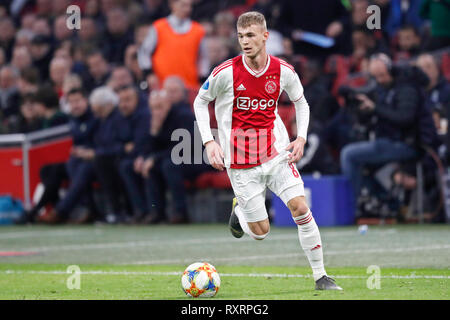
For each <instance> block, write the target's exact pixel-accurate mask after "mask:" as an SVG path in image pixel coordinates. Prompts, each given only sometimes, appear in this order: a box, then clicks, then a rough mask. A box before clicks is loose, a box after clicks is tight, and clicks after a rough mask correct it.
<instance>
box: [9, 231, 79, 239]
mask: <svg viewBox="0 0 450 320" xmlns="http://www.w3.org/2000/svg"><path fill="white" fill-rule="evenodd" d="M82 232H86V230H56V231H54V230H52V231H47V230H41V231H18V232H6V233H0V239H20V238H33V237H38V238H42V237H66V236H71V235H79V234H80V233H82Z"/></svg>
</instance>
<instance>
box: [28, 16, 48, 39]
mask: <svg viewBox="0 0 450 320" xmlns="http://www.w3.org/2000/svg"><path fill="white" fill-rule="evenodd" d="M31 31H32V32H33V33H34V35H36V36H45V37H48V38H50V39H51V37H52V27H51V26H50V20H48V19H47V18H45V17H43V16H41V15H38V16H37V17H36V19H35V20H34V21H33V25H32V27H31ZM51 40H52V39H51ZM52 45H53V41H52Z"/></svg>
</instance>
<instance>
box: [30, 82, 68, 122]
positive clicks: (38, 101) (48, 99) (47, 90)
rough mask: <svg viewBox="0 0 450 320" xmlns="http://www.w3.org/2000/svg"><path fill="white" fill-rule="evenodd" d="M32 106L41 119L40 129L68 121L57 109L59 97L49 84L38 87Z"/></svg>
mask: <svg viewBox="0 0 450 320" xmlns="http://www.w3.org/2000/svg"><path fill="white" fill-rule="evenodd" d="M33 102H34V108H35V110H36V113H37V115H38V117H40V118H41V119H42V124H41V129H47V128H51V127H55V126H59V125H62V124H66V123H67V122H68V120H69V119H68V117H67V115H66V114H65V113H63V112H61V110H60V109H59V97H58V94H57V93H56V92H55V90H54V89H53V88H52V86H51V85H49V84H46V85H43V86H41V87H39V88H38V90H37V92H36V94H35V95H34V98H33Z"/></svg>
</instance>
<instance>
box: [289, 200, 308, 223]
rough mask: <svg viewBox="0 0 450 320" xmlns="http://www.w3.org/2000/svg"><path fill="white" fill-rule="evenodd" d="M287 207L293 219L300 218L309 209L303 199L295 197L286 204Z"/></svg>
mask: <svg viewBox="0 0 450 320" xmlns="http://www.w3.org/2000/svg"><path fill="white" fill-rule="evenodd" d="M288 207H289V209H290V211H291V214H292V216H293V217H294V218H296V217H300V216H302V215H304V214H306V213H308V211H309V207H308V205H307V204H306V201H305V199H304V197H297V198H294V199H292V200H290V201H289V202H288Z"/></svg>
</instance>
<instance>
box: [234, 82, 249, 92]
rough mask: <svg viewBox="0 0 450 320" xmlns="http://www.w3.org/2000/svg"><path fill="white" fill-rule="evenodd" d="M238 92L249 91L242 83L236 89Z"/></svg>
mask: <svg viewBox="0 0 450 320" xmlns="http://www.w3.org/2000/svg"><path fill="white" fill-rule="evenodd" d="M236 90H239V91H243V90H247V89H245V87H244V85H243V84H242V83H241V84H240V85H239V87H237V88H236Z"/></svg>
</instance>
